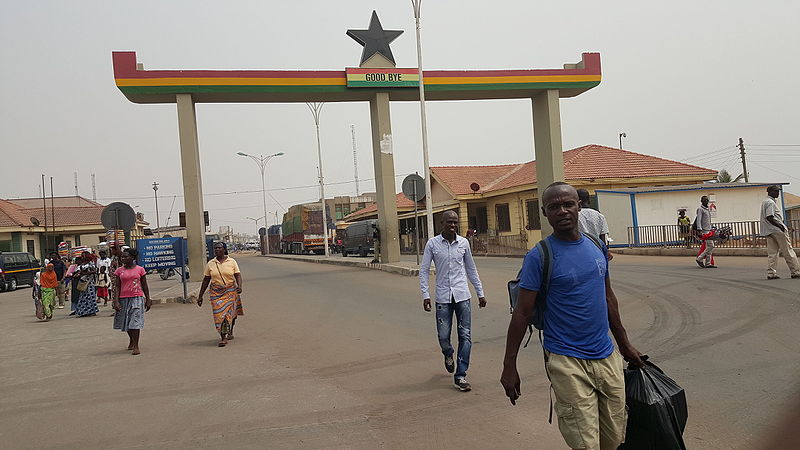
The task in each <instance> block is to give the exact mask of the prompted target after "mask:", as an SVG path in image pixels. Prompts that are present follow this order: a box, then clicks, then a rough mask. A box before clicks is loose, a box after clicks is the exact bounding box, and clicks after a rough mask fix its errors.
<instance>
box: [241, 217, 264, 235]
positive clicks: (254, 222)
mask: <svg viewBox="0 0 800 450" xmlns="http://www.w3.org/2000/svg"><path fill="white" fill-rule="evenodd" d="M263 218H264V217H263V216H262V217H259V218H258V219H254V218H252V217H250V216H247V217H245V219H250V220H252V221H253V225H255V227H256V236H258V221H259V220H261V219H263ZM266 224H267V221H266V220H264V225H266Z"/></svg>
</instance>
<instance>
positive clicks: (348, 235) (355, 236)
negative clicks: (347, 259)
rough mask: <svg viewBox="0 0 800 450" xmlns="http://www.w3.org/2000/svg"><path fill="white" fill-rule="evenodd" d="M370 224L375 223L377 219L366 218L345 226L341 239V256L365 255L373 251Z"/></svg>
mask: <svg viewBox="0 0 800 450" xmlns="http://www.w3.org/2000/svg"><path fill="white" fill-rule="evenodd" d="M372 224H375V225H377V224H378V220H377V219H367V220H362V221H360V222H356V223H353V224H350V225H348V226H347V228H346V229H345V234H344V238H343V239H342V256H347V255H359V256H367V255H368V254H369V253H373V254H374V253H375V244H374V243H373V239H372V232H373V229H372Z"/></svg>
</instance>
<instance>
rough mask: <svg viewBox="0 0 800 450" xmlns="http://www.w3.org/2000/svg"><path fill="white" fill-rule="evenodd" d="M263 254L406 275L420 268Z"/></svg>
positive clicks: (416, 271)
mask: <svg viewBox="0 0 800 450" xmlns="http://www.w3.org/2000/svg"><path fill="white" fill-rule="evenodd" d="M262 256H264V257H271V258H275V259H285V260H288V261H300V262H308V263H317V264H331V265H335V266H348V267H358V268H362V269H371V270H381V271H383V272H388V273H393V274H396V275H402V276H405V277H416V276H419V269H415V268H411V267H405V266H400V265H394V264H380V263H371V262H361V261H345V260H336V259H321V258H306V257H302V256H290V255H262ZM433 272H434V270H433V268H431V273H433Z"/></svg>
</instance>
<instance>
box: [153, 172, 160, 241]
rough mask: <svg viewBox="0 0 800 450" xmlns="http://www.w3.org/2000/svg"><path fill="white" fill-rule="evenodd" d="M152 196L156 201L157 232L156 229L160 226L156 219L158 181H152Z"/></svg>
mask: <svg viewBox="0 0 800 450" xmlns="http://www.w3.org/2000/svg"><path fill="white" fill-rule="evenodd" d="M153 198H154V199H155V201H156V233H158V229H159V228H160V227H161V225H160V224H159V220H158V183H156V182H155V181H153Z"/></svg>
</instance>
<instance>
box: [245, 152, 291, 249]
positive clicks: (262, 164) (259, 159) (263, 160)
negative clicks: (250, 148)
mask: <svg viewBox="0 0 800 450" xmlns="http://www.w3.org/2000/svg"><path fill="white" fill-rule="evenodd" d="M236 154H237V155H239V156H247V157H248V158H250V159H252V160H253V161H255V162H256V164H258V167H259V168H260V169H261V201H262V202H263V204H264V227H266V226H267V189H266V183H265V181H264V170H265V169H266V168H267V163H268V162H269V160H270V159H272V158H274V157H276V156H283V152H278V153H274V154H272V155H267V156H264V155H258V156H253V155H248V154H247V153H244V152H237V153H236ZM248 219H249V217H248ZM256 236H258V229H256ZM261 254H262V255H267V254H269V245H264V246H263V248H262V251H261Z"/></svg>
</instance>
